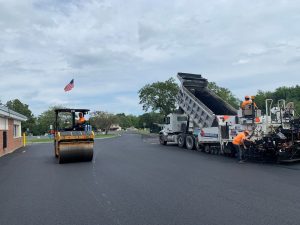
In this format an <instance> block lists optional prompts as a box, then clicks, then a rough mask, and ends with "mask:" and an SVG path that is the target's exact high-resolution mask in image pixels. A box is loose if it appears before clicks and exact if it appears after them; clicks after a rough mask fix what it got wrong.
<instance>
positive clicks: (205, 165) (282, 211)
mask: <svg viewBox="0 0 300 225" xmlns="http://www.w3.org/2000/svg"><path fill="white" fill-rule="evenodd" d="M0 224H1V225H10V224H30V225H35V224H37V225H48V224H49V225H50V224H51V225H56V224H61V225H68V224H70V225H90V224H103V225H110V224H113V225H114V224H116V225H118V224H128V225H135V224H136V225H143V224H145V225H150V224H151V225H152V224H153V225H165V224H170V225H173V224H178V225H189V224H191V225H197V224H205V225H212V224H229V225H235V224H237V225H243V224H249V225H253V224H256V225H257V224H263V225H268V224H270V225H271V224H272V225H276V224H280V225H282V224H295V225H299V224H300V164H292V165H272V164H267V165H266V164H255V163H245V164H238V163H236V161H235V160H234V159H232V158H226V157H224V156H214V155H207V154H205V153H200V152H196V151H188V150H183V149H180V148H178V147H176V146H160V145H158V143H157V141H156V140H155V139H151V138H142V137H141V136H140V135H137V134H124V135H123V136H121V137H117V138H112V139H105V140H96V143H95V155H94V160H93V162H89V163H72V164H63V165H60V164H58V163H57V161H56V159H55V158H54V155H53V146H52V144H36V145H31V146H27V147H25V148H21V149H19V150H17V151H16V152H14V153H13V154H9V155H6V156H4V157H2V158H0Z"/></svg>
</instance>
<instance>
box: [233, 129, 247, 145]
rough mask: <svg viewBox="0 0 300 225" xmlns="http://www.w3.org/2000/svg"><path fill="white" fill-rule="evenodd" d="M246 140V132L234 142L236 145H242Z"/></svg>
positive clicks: (236, 137) (240, 134) (239, 135)
mask: <svg viewBox="0 0 300 225" xmlns="http://www.w3.org/2000/svg"><path fill="white" fill-rule="evenodd" d="M245 139H246V135H245V133H244V132H241V133H239V134H238V135H237V136H235V138H234V139H233V141H232V144H234V145H242V144H243V142H244V140H245Z"/></svg>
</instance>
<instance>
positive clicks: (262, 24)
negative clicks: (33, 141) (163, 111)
mask: <svg viewBox="0 0 300 225" xmlns="http://www.w3.org/2000/svg"><path fill="white" fill-rule="evenodd" d="M299 12H300V2H299V1H284V0H278V1H269V0H260V1H241V0H239V1H237V0H215V1H199V0H190V1H183V0H174V1H171V0H166V1H158V0H154V1H147V0H139V1H138V0H129V1H121V0H101V1H100V0H99V1H89V0H85V1H75V0H68V1H59V0H56V1H53V0H42V1H36V0H24V1H18V0H10V1H6V0H0V31H1V32H0V78H1V82H0V100H1V101H2V102H4V103H5V102H6V101H7V100H10V99H14V98H19V99H20V100H21V101H22V102H24V103H26V104H28V105H29V106H30V109H31V110H32V111H33V113H34V114H35V115H38V114H40V113H41V112H43V111H44V110H46V109H48V108H49V106H53V105H57V104H60V105H64V106H67V107H80V108H82V107H86V108H90V109H92V110H104V111H108V112H113V113H119V112H125V113H127V114H128V113H132V114H141V113H143V111H142V107H141V106H140V105H139V104H138V101H139V100H138V95H137V91H138V90H139V89H140V88H141V87H142V86H143V85H145V84H147V83H151V82H155V81H164V80H166V79H168V78H169V77H171V76H173V77H174V78H176V74H177V72H191V73H199V74H202V75H203V76H204V77H206V78H207V79H208V80H209V81H214V82H216V83H217V84H218V85H220V86H224V87H226V88H229V89H230V90H231V91H232V92H233V93H234V94H235V95H236V96H237V97H241V98H242V97H243V96H244V95H254V94H255V93H256V92H257V90H258V89H260V90H274V89H275V88H277V87H279V86H291V85H296V84H299V83H300V82H299V81H300V78H299V77H300V76H299V71H300V27H299V23H300V14H299ZM72 78H74V79H75V88H74V89H73V90H72V91H70V92H68V93H65V92H64V90H63V88H64V86H65V85H66V84H67V83H68V82H69V81H70V80H71V79H72Z"/></svg>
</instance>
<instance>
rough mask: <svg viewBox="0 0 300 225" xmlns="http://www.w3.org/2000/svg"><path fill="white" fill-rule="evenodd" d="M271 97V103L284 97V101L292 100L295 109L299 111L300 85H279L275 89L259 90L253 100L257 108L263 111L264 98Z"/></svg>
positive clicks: (264, 107)
mask: <svg viewBox="0 0 300 225" xmlns="http://www.w3.org/2000/svg"><path fill="white" fill-rule="evenodd" d="M266 99H273V105H274V104H277V101H278V100H280V99H284V100H285V101H286V103H288V102H294V104H295V110H296V112H297V113H298V114H299V113H300V86H299V85H296V86H294V87H279V88H277V89H276V90H275V91H262V90H259V91H258V92H257V94H256V97H255V102H256V105H257V106H258V108H260V109H262V110H263V111H265V109H266V106H265V100H266Z"/></svg>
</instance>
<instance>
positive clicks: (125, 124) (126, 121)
mask: <svg viewBox="0 0 300 225" xmlns="http://www.w3.org/2000/svg"><path fill="white" fill-rule="evenodd" d="M116 117H117V119H118V123H119V125H120V126H121V127H122V128H129V127H137V126H138V121H139V118H138V117H137V116H134V115H125V114H124V113H119V114H116Z"/></svg>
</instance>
